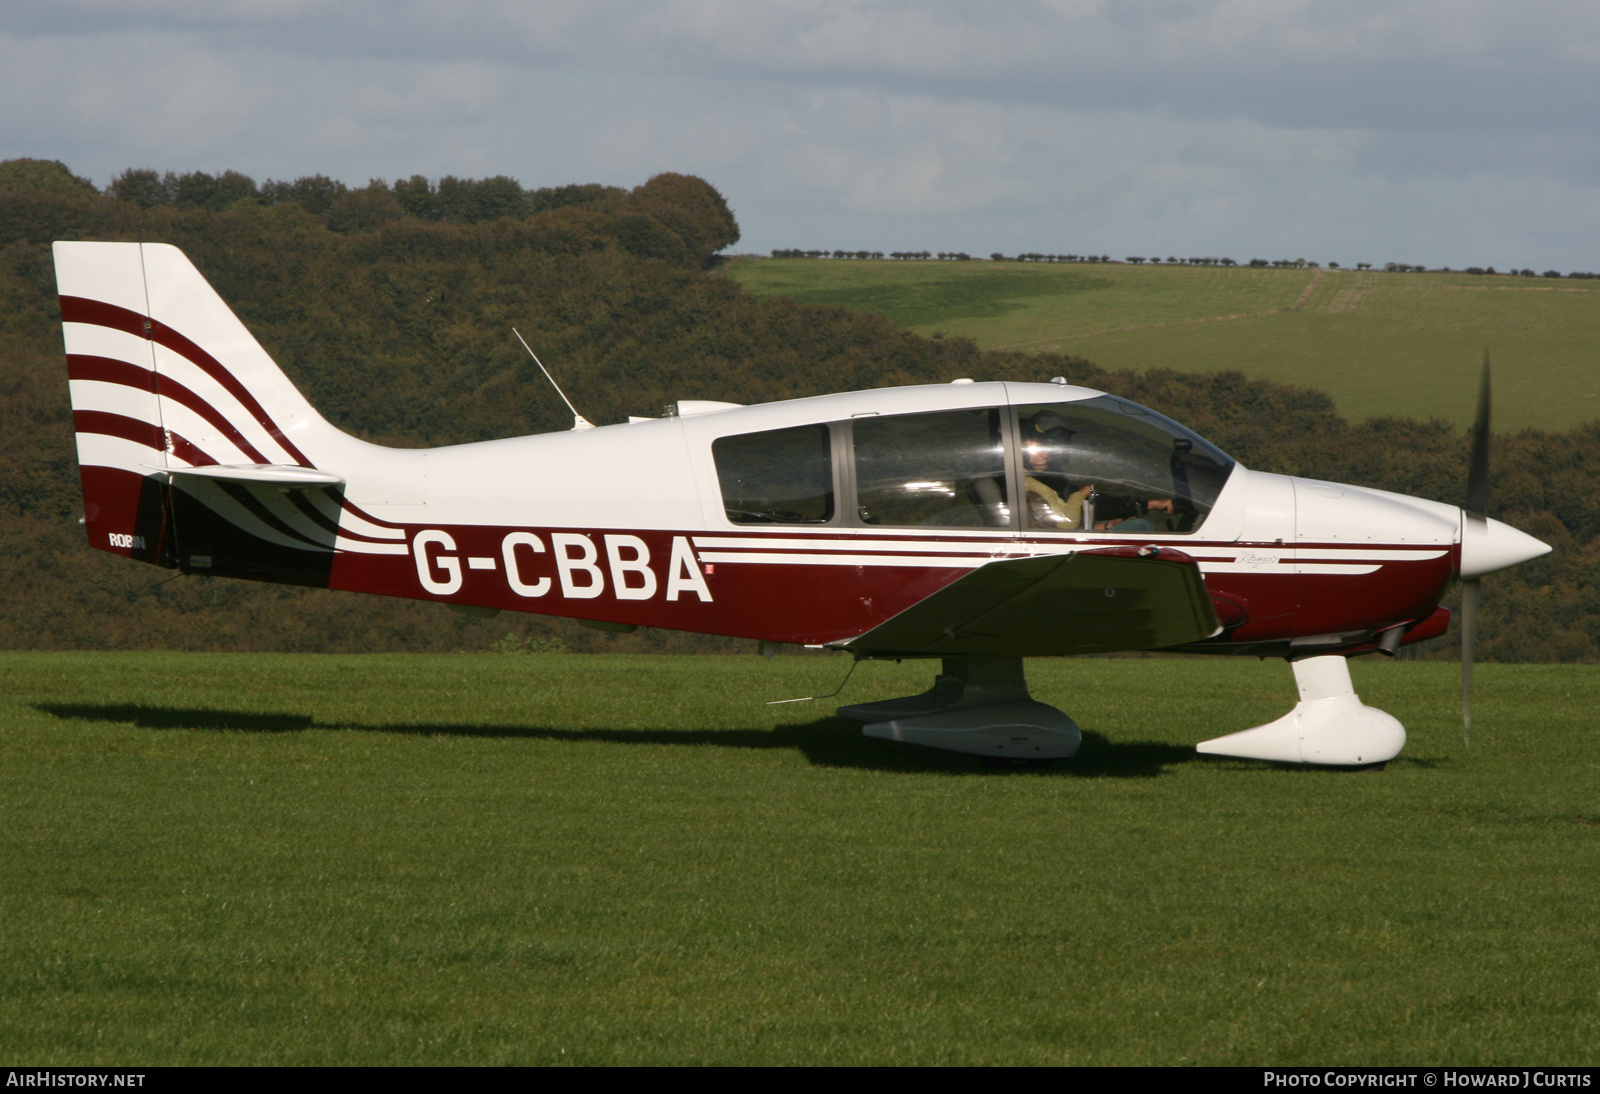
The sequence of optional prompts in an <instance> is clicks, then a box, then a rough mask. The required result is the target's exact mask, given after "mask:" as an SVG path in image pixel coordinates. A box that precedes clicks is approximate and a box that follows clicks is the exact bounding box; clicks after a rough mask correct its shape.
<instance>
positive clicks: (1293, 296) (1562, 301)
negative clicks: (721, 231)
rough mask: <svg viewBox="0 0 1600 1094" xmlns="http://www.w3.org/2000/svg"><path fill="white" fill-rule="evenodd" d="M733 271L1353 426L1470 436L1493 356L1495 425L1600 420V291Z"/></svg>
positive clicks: (949, 271) (1280, 277)
mask: <svg viewBox="0 0 1600 1094" xmlns="http://www.w3.org/2000/svg"><path fill="white" fill-rule="evenodd" d="M731 276H733V277H734V278H736V279H737V280H738V281H740V282H741V283H742V284H743V285H745V286H746V287H747V288H749V289H750V290H751V291H752V292H754V293H756V294H757V295H758V296H762V297H766V296H777V295H782V296H789V297H793V298H795V299H797V300H804V301H810V302H815V303H825V304H838V305H842V306H845V307H851V308H858V309H861V310H864V311H874V312H879V313H881V314H883V315H885V316H887V317H889V318H890V319H892V320H894V321H895V322H896V323H899V324H901V325H903V326H906V327H909V328H911V329H913V330H916V331H918V332H920V333H923V334H932V333H935V332H937V331H943V332H945V333H947V334H959V335H965V336H967V337H970V338H972V339H974V340H975V341H976V342H977V343H978V344H979V345H980V346H983V347H984V348H991V349H992V348H1015V349H1021V350H1028V351H1039V350H1050V351H1059V352H1064V353H1072V354H1077V355H1080V356H1083V357H1087V358H1089V359H1090V360H1092V361H1094V362H1096V363H1097V364H1099V365H1101V366H1102V367H1105V368H1113V369H1117V368H1140V369H1145V368H1174V369H1183V370H1188V371H1197V372H1209V371H1214V370H1218V369H1239V370H1241V371H1243V372H1245V373H1246V374H1248V375H1250V376H1254V377H1261V378H1265V379H1272V380H1279V381H1282V382H1284V383H1292V384H1300V385H1305V386H1310V387H1318V388H1321V389H1323V390H1324V391H1327V392H1328V393H1329V394H1331V395H1332V396H1333V397H1334V399H1335V400H1336V401H1337V402H1338V405H1339V407H1340V409H1341V411H1342V412H1343V413H1344V414H1345V415H1346V416H1347V417H1349V418H1351V419H1353V420H1361V419H1364V418H1368V417H1377V416H1382V415H1401V416H1405V417H1413V418H1424V419H1426V418H1432V417H1443V418H1449V419H1451V420H1453V421H1456V422H1458V423H1460V424H1462V425H1466V424H1467V423H1468V422H1469V421H1470V420H1471V417H1472V413H1473V405H1474V399H1475V398H1476V391H1477V388H1476V377H1477V371H1478V367H1479V363H1480V362H1481V360H1482V358H1483V351H1484V350H1485V349H1486V348H1487V349H1488V350H1489V351H1490V353H1491V355H1492V358H1493V361H1494V366H1495V400H1496V402H1495V428H1496V429H1497V430H1513V429H1519V428H1523V427H1527V426H1536V427H1540V428H1545V429H1555V430H1565V429H1568V428H1571V427H1572V426H1574V425H1577V424H1579V423H1581V422H1585V421H1590V420H1592V419H1595V418H1600V281H1572V280H1567V279H1565V278H1563V279H1560V280H1557V279H1554V278H1552V279H1548V280H1546V279H1543V278H1540V279H1529V278H1520V277H1489V276H1481V277H1480V276H1473V275H1470V274H1391V273H1373V272H1370V271H1368V272H1359V273H1358V272H1354V271H1335V270H1324V271H1321V272H1318V271H1315V270H1292V269H1287V270H1285V269H1270V268H1269V269H1250V268H1238V267H1234V268H1222V267H1193V266H1130V265H1125V264H1115V263H1108V264H1104V265H1080V264H1071V265H1066V264H1061V265H1044V264H1033V263H1020V262H1008V263H991V262H962V263H954V262H893V261H872V262H865V261H833V260H817V259H744V260H741V261H739V262H737V263H735V264H734V265H733V266H732V267H731ZM994 378H995V379H1001V378H1002V377H994Z"/></svg>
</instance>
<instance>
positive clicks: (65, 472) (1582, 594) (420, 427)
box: [0, 161, 1600, 661]
mask: <svg viewBox="0 0 1600 1094" xmlns="http://www.w3.org/2000/svg"><path fill="white" fill-rule="evenodd" d="M126 177H127V175H126V173H125V174H124V175H123V176H119V178H126ZM166 177H167V176H166V175H165V174H163V175H162V176H160V179H161V180H165V178H166ZM174 177H176V178H181V177H183V176H181V175H180V176H174ZM213 177H214V178H217V177H222V176H213ZM313 177H318V176H313ZM300 181H303V180H300ZM234 185H235V190H236V191H237V192H238V193H240V194H243V195H244V196H242V197H239V198H237V199H235V200H233V201H231V202H229V203H227V204H225V205H222V206H220V207H213V206H212V205H208V204H205V203H203V202H202V203H199V204H188V205H184V204H179V203H178V202H177V201H176V199H175V200H174V201H172V202H167V201H159V202H150V203H148V204H146V203H145V201H143V200H141V199H139V198H137V197H133V196H121V195H119V194H118V193H116V192H115V190H111V191H109V192H102V191H99V190H97V189H96V188H94V187H93V186H91V185H89V184H88V183H87V182H84V181H83V180H81V179H75V178H74V177H73V176H72V175H71V173H70V171H68V170H67V169H66V168H65V167H62V166H61V165H59V164H50V163H48V162H44V163H43V164H42V165H41V161H11V162H9V163H4V164H0V331H3V332H4V335H3V338H0V358H3V361H0V577H3V580H4V581H5V586H6V589H7V596H6V598H5V599H4V600H3V601H0V647H3V648H11V649H25V648H37V649H112V648H116V649H130V648H171V649H231V650H285V651H368V650H428V651H442V650H459V649H478V650H489V649H491V648H495V647H498V648H500V649H503V650H508V651H511V650H515V651H529V650H554V649H560V648H570V649H573V650H580V651H581V650H589V649H620V650H638V651H645V650H675V651H689V650H702V651H704V650H732V649H744V648H746V647H747V645H748V644H747V643H740V642H736V641H733V640H726V639H710V638H701V637H698V636H692V635H679V634H674V633H672V632H661V631H640V632H638V633H637V634H634V635H628V636H614V635H601V634H598V633H596V632H593V631H588V630H585V629H583V628H581V627H577V626H575V625H571V624H568V623H565V622H562V621H558V620H549V619H544V618H541V617H537V616H507V615H502V616H500V617H498V618H497V619H495V620H490V621H487V622H485V621H479V620H474V619H470V618H468V617H465V616H461V615H458V614H456V613H453V612H448V611H445V610H443V609H441V608H440V607H439V606H437V605H432V604H422V603H417V602H409V601H396V600H386V599H381V598H375V597H363V596H359V595H356V594H349V593H330V592H326V591H318V590H306V589H292V588H284V587H278V586H263V585H255V584H252V583H249V582H241V581H228V580H224V579H206V578H200V577H185V578H179V579H176V580H169V579H171V577H172V575H171V574H170V573H168V572H166V571H162V570H157V569H154V568H152V567H146V566H139V565H134V564H131V563H128V562H127V561H126V560H123V559H117V558H112V557H111V556H108V555H106V554H104V553H103V552H99V551H94V550H91V549H89V548H88V546H87V545H86V544H85V543H84V539H83V532H82V528H81V527H80V526H79V524H78V518H79V517H80V515H81V501H80V497H79V491H78V482H77V465H76V457H75V453H74V448H73V429H72V418H71V411H70V406H69V403H68V399H67V384H66V367H65V362H64V360H63V357H62V346H61V335H60V312H59V309H58V306H57V302H56V294H55V280H54V271H53V266H52V264H51V256H50V242H51V241H52V240H56V239H102V240H146V241H158V242H167V243H172V244H174V245H176V246H178V247H181V248H182V249H183V250H184V251H185V252H186V253H187V254H188V255H189V256H190V258H191V259H192V260H193V261H194V262H195V264H196V265H197V266H198V267H199V269H200V270H201V272H202V273H204V274H205V275H206V277H207V278H208V279H210V280H211V282H212V284H213V285H215V286H216V288H217V290H218V291H219V292H220V293H221V294H222V296H223V297H224V298H225V299H226V300H228V302H229V303H230V304H231V305H232V306H233V307H234V309H235V310H236V311H237V313H238V314H239V316H240V318H241V319H242V320H243V321H244V322H245V324H246V325H247V326H248V327H249V328H250V329H251V331H252V332H253V333H255V335H256V336H257V337H258V338H259V340H260V341H261V342H262V344H263V345H264V346H265V347H266V349H267V350H268V352H269V353H271V354H272V356H273V357H274V359H276V360H277V361H278V362H279V364H280V365H282V366H283V368H284V370H285V371H286V372H287V373H288V374H289V375H290V377H291V378H292V379H293V380H294V382H295V383H296V384H297V385H299V387H300V388H301V390H302V391H304V392H305V394H306V396H307V397H308V398H309V399H310V400H311V402H312V404H313V405H315V406H316V407H317V408H318V409H319V410H320V411H321V412H322V413H323V414H324V415H325V416H326V417H327V418H328V419H329V420H330V421H332V422H334V423H335V424H336V425H338V426H339V427H340V428H342V429H345V430H347V431H349V432H351V433H353V434H355V435H357V436H360V437H362V438H364V439H367V440H370V441H374V442H377V443H380V444H391V445H399V446H421V445H441V444H452V443H460V442H466V441H477V440H487V439H491V438H495V437H507V436H518V435H522V434H527V433H536V432H547V431H554V430H561V429H565V428H567V427H569V426H570V424H571V415H570V413H569V412H568V411H567V410H566V408H565V407H564V406H563V405H562V404H561V403H560V401H559V399H557V397H556V396H555V393H554V392H553V391H551V389H550V387H549V385H548V384H547V383H546V382H545V381H544V379H543V377H542V376H541V375H540V374H539V373H538V370H537V367H536V366H535V365H534V364H533V363H532V362H531V361H529V360H528V359H527V356H526V354H525V353H524V352H523V350H522V348H521V346H520V345H518V344H517V342H516V340H515V338H514V337H513V336H512V335H511V331H510V328H511V326H512V325H513V324H515V325H517V326H518V327H519V329H521V330H522V331H523V333H524V334H525V335H526V336H527V337H528V339H529V341H530V343H531V344H533V346H534V347H535V348H536V349H537V350H538V351H539V353H540V356H541V357H542V358H543V359H544V360H545V362H546V363H547V364H548V365H550V366H551V367H552V369H553V370H554V371H555V372H556V375H557V376H558V377H559V379H560V380H561V383H562V386H563V387H564V388H565V389H566V391H567V394H568V395H569V396H570V397H571V398H572V400H573V401H574V403H576V404H577V406H578V408H579V410H580V411H581V412H582V413H583V414H584V415H585V416H586V417H588V418H590V419H591V420H594V421H597V422H600V423H605V422H618V421H624V420H626V418H627V417H628V416H629V415H630V414H636V415H650V414H655V413H657V412H658V411H659V408H660V407H661V405H662V404H664V403H667V402H670V401H673V400H675V399H678V398H706V399H720V400H726V401H730V402H739V403H756V402H765V401H770V400H775V399H786V398H794V397H799V396H808V395H816V394H820V393H824V392H830V391H848V390H857V389H864V388H876V387H888V386H898V385H904V384H915V383H945V382H948V381H949V380H951V379H954V378H956V377H968V376H970V377H976V378H980V379H1007V380H1048V379H1049V378H1050V377H1052V376H1066V377H1068V378H1069V379H1070V380H1071V381H1072V382H1073V383H1075V384H1081V385H1084V386H1088V387H1094V388H1098V389H1101V390H1105V391H1110V392H1113V393H1115V394H1119V395H1123V396H1126V397H1128V398H1131V399H1134V400H1136V401H1138V402H1141V403H1145V404H1147V405H1150V406H1152V407H1154V408H1156V409H1158V410H1160V411H1161V412H1163V413H1165V414H1168V415H1170V416H1172V417H1174V418H1177V419H1178V420H1180V421H1183V422H1185V423H1186V424H1188V425H1190V426H1192V427H1194V428H1195V429H1197V430H1198V431H1200V432H1201V433H1202V434H1203V435H1205V436H1207V437H1208V438H1210V439H1211V440H1213V441H1214V442H1216V443H1217V444H1218V445H1220V446H1221V447H1222V448H1223V449H1224V450H1225V451H1228V452H1230V453H1232V454H1233V455H1234V456H1235V457H1237V458H1238V459H1239V460H1240V461H1241V462H1242V463H1243V464H1245V465H1246V466H1249V467H1254V468H1258V469H1261V470H1267V471H1277V472H1282V473H1286V474H1293V475H1306V476H1311V477H1315V478H1323V479H1330V480H1334V481H1342V482H1353V483H1361V484H1364V485H1371V486H1375V487H1379V488H1382V489H1388V490H1394V491H1398V492H1401V493H1406V494H1415V495H1420V496H1424V497H1432V498H1437V499H1440V500H1443V501H1448V502H1456V503H1459V502H1460V501H1461V500H1463V494H1464V491H1465V487H1466V462H1467V451H1468V442H1467V438H1466V436H1465V434H1464V433H1462V432H1461V431H1459V430H1457V429H1455V428H1454V427H1452V426H1450V425H1449V424H1447V423H1444V422H1439V421H1433V422H1418V421H1412V420H1408V419H1398V418H1388V419H1378V420H1374V421H1368V422H1363V423H1351V422H1347V421H1345V420H1344V419H1343V418H1341V417H1340V416H1339V415H1338V413H1337V412H1336V410H1335V408H1334V405H1333V403H1332V400H1331V399H1330V398H1329V397H1328V396H1327V395H1325V394H1323V393H1321V392H1318V391H1313V390H1307V389H1301V388H1294V387H1288V386H1285V385H1281V384H1274V383H1271V382H1267V381H1257V380H1249V379H1246V378H1245V377H1244V376H1243V375H1241V374H1239V373H1236V372H1224V373H1215V374H1190V373H1182V372H1177V371H1163V370H1147V371H1143V372H1133V371H1121V372H1108V371H1106V370H1104V369H1101V368H1099V367H1097V366H1096V365H1094V364H1093V363H1092V362H1089V361H1085V360H1083V359H1081V358H1074V357H1067V356H1060V355H1054V354H1040V355H1028V354H1023V353H1019V352H990V351H980V350H979V349H978V348H977V347H976V346H975V345H974V344H973V343H972V342H971V341H969V340H967V339H963V338H950V337H946V338H942V339H932V338H923V337H920V336H918V335H915V334H912V333H909V332H907V331H904V330H901V329H899V328H897V327H895V326H894V325H893V324H891V323H890V322H889V321H888V320H886V319H884V318H882V317H880V316H875V315H869V314H862V313H858V312H853V311H850V310H847V309H844V308H838V307H828V306H822V305H809V304H800V303H796V302H794V301H791V300H786V299H783V298H773V299H770V300H767V301H758V300H756V299H755V298H754V297H753V296H751V295H750V294H749V293H747V292H745V291H744V290H743V289H741V288H740V287H739V286H738V285H737V284H735V283H734V282H733V281H732V280H731V279H729V278H727V277H725V276H723V275H722V274H721V273H720V272H719V271H718V270H716V269H715V268H714V266H713V265H712V259H713V256H714V255H715V253H716V252H717V251H718V250H720V249H722V248H723V247H726V246H728V245H729V244H731V243H732V242H734V241H736V240H737V238H738V227H737V224H736V223H735V222H734V218H733V216H732V214H731V213H730V212H728V208H727V204H726V202H725V201H724V200H723V198H722V196H721V195H720V194H718V193H717V192H716V190H715V189H714V188H713V187H711V186H709V185H708V184H706V183H705V182H704V181H702V180H699V179H695V178H691V177H688V176H683V175H662V176H657V178H655V179H651V180H650V181H649V182H647V183H645V184H644V185H642V186H640V187H636V188H634V189H633V190H628V191H624V192H621V193H620V195H619V194H612V193H610V190H611V189H613V188H606V187H594V188H589V187H580V188H577V189H579V190H582V191H583V192H585V193H590V194H594V193H597V192H601V191H604V192H605V193H606V195H607V196H605V197H604V200H597V201H594V202H589V203H584V202H572V203H568V204H565V205H557V206H553V207H546V208H543V209H540V210H539V211H536V212H531V213H525V212H524V213H518V214H516V215H512V214H506V215H502V216H499V217H496V218H494V219H492V220H467V219H465V218H464V216H461V215H459V214H451V215H455V216H457V217H458V218H457V219H451V215H435V213H429V215H423V214H422V213H419V212H414V211H408V210H407V208H406V206H405V205H404V204H402V203H401V201H400V198H399V197H397V196H396V192H395V184H394V183H386V184H384V186H383V187H382V192H381V193H380V192H379V191H378V189H377V188H376V187H375V186H369V187H368V188H366V191H365V192H366V193H367V195H368V198H369V199H371V201H370V208H376V209H380V210H381V215H374V216H371V217H367V218H365V219H363V218H355V217H350V218H345V217H341V216H339V215H337V214H336V212H335V209H334V206H333V205H331V204H330V205H327V206H322V207H320V211H319V207H317V205H316V202H317V200H318V199H317V198H315V197H314V196H309V197H306V199H305V200H304V201H302V200H299V199H295V200H287V199H279V200H266V199H263V198H262V197H261V194H262V192H263V191H265V190H267V189H268V188H267V187H266V186H261V185H258V186H257V187H256V191H255V196H253V197H252V196H250V195H249V193H248V188H246V187H244V186H243V185H242V184H234ZM318 186H319V187H320V186H321V184H318ZM430 188H431V190H434V191H436V190H439V189H441V188H440V187H439V186H438V185H437V184H430ZM322 189H324V190H325V189H327V188H326V187H322ZM558 189H566V188H558ZM314 190H317V187H311V186H309V185H308V186H307V187H306V193H307V194H310V193H311V192H312V191H314ZM274 192H276V191H274ZM362 192H363V191H359V190H349V189H347V190H346V191H344V195H345V196H348V195H350V194H359V193H362ZM419 193H420V187H419ZM335 200H336V201H337V200H338V199H337V198H336V199H335ZM363 200H366V199H363ZM419 208H421V206H419ZM438 208H439V207H438V206H428V207H426V208H425V209H424V212H427V210H428V209H432V210H435V211H436V210H437V209H438ZM708 267H709V268H708ZM1597 453H1600V423H1591V424H1589V425H1586V426H1582V427H1579V428H1577V429H1574V430H1570V431H1567V432H1565V433H1545V432H1541V431H1537V430H1525V431H1523V432H1520V433H1516V434H1509V435H1497V436H1496V438H1495V442H1494V465H1495V471H1494V482H1495V487H1494V493H1493V496H1492V497H1491V499H1490V512H1491V515H1493V516H1495V517H1498V518H1499V519H1502V520H1506V521H1509V522H1510V523H1512V524H1513V525H1515V526H1517V527H1519V528H1522V529H1524V530H1526V531H1528V532H1529V533H1531V534H1533V535H1536V536H1538V537H1540V538H1541V539H1543V540H1545V541H1546V542H1548V543H1551V544H1553V545H1554V546H1555V548H1556V550H1555V553H1554V554H1552V555H1550V556H1547V557H1546V558H1544V559H1540V560H1537V561H1535V562H1532V563H1529V564H1527V565H1525V566H1522V567H1519V568H1518V569H1516V570H1513V571H1511V572H1509V573H1506V574H1501V575H1495V576H1491V577H1490V578H1488V579H1486V580H1485V582H1484V604H1483V614H1482V619H1481V623H1480V627H1481V631H1480V639H1479V642H1480V653H1481V656H1482V657H1483V658H1484V659H1486V660H1519V661H1596V660H1600V581H1597V580H1596V578H1597V577H1600V546H1597V544H1600V493H1597V492H1596V491H1595V490H1594V481H1595V478H1596V475H1595V470H1596V469H1595V466H1594V464H1595V463H1596V461H1597V460H1600V455H1597ZM641 473H643V472H641ZM1454 643H1455V639H1454V636H1453V635H1452V637H1451V638H1449V639H1448V640H1440V641H1436V642H1432V643H1427V644H1424V645H1422V646H1419V647H1416V648H1414V649H1413V650H1408V651H1403V652H1405V653H1406V655H1407V656H1416V657H1424V658H1446V657H1450V656H1453V653H1454V649H1455V645H1454Z"/></svg>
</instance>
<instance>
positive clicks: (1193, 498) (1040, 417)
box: [1016, 395, 1234, 533]
mask: <svg viewBox="0 0 1600 1094" xmlns="http://www.w3.org/2000/svg"><path fill="white" fill-rule="evenodd" d="M1016 414H1017V417H1016V424H1017V436H1018V439H1019V443H1020V445H1021V453H1020V458H1021V463H1022V475H1023V487H1024V493H1025V495H1026V498H1025V504H1024V505H1023V507H1022V509H1023V522H1024V526H1025V527H1028V528H1038V529H1050V530H1056V531H1120V532H1123V533H1127V532H1166V533H1187V532H1193V531H1194V530H1195V529H1197V528H1198V527H1199V526H1200V525H1201V523H1202V522H1203V521H1204V520H1205V518H1206V514H1208V513H1209V512H1210V511H1211V508H1212V506H1213V505H1215V504H1216V500H1217V495H1218V494H1220V493H1221V492H1222V486H1223V484H1224V483H1225V482H1227V480H1228V475H1229V473H1230V472H1232V470H1233V466H1234V464H1233V460H1232V459H1230V458H1229V457H1228V456H1227V455H1226V454H1225V453H1223V452H1222V451H1221V450H1219V449H1218V448H1216V447H1215V446H1214V445H1212V444H1210V443H1209V442H1208V441H1206V440H1205V439H1204V438H1203V437H1201V436H1199V435H1198V434H1196V433H1193V432H1191V431H1190V430H1187V429H1185V428H1184V427H1183V426H1181V425H1179V424H1178V423H1177V422H1174V421H1173V420H1172V419H1170V418H1166V417H1163V416H1162V415H1160V414H1157V413H1156V412H1155V411H1153V410H1149V409H1147V408H1145V407H1142V406H1140V405H1138V404H1137V403H1131V402H1129V401H1128V400H1126V399H1119V398H1117V397H1116V396H1114V395H1101V396H1099V397H1097V398H1094V399H1084V400H1081V401H1079V402H1071V403H1043V404H1034V405H1030V406H1019V407H1017V408H1016Z"/></svg>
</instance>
